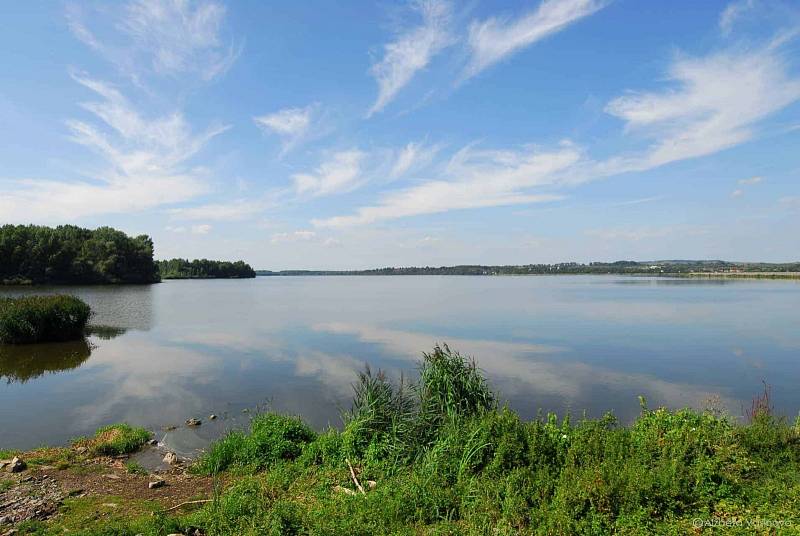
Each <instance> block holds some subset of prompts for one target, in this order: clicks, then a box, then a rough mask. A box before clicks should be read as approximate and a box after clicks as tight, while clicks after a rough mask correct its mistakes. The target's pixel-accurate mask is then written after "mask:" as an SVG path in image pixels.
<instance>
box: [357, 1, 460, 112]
mask: <svg viewBox="0 0 800 536" xmlns="http://www.w3.org/2000/svg"><path fill="white" fill-rule="evenodd" d="M414 7H415V10H416V11H417V12H419V14H420V16H421V17H422V24H420V25H419V26H417V27H415V28H413V29H411V30H409V31H407V32H406V33H403V34H402V35H399V36H398V38H397V40H395V41H392V42H391V43H387V44H386V45H384V54H383V58H382V59H381V60H380V61H379V62H378V63H376V64H374V65H373V66H372V68H371V73H372V75H373V76H374V77H375V79H376V80H377V82H378V98H377V99H376V100H375V103H374V104H373V105H372V107H371V108H370V110H369V113H368V116H369V115H372V114H374V113H376V112H379V111H381V110H382V109H383V108H384V107H385V106H386V105H387V104H389V102H391V101H392V99H394V97H395V96H396V95H397V93H398V92H399V91H400V90H401V89H402V88H403V87H405V85H406V84H408V83H409V82H410V81H411V79H412V78H413V77H414V75H415V74H416V73H417V72H418V71H420V70H422V69H424V68H425V67H427V66H428V64H429V63H430V61H431V59H433V57H434V56H435V55H436V54H438V53H439V52H440V51H441V50H442V49H444V48H446V47H447V46H449V45H450V44H452V42H453V40H452V37H451V36H450V33H449V30H448V26H449V24H450V11H451V6H450V3H449V2H448V1H446V0H417V1H416V2H415V3H414Z"/></svg>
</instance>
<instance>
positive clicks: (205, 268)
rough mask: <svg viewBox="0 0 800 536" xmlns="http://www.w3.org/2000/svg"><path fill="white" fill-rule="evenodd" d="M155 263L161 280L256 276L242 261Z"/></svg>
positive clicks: (168, 261)
mask: <svg viewBox="0 0 800 536" xmlns="http://www.w3.org/2000/svg"><path fill="white" fill-rule="evenodd" d="M156 262H157V264H158V268H159V271H160V273H161V277H162V278H163V279H236V278H249V277H255V276H256V272H255V270H253V268H252V267H251V266H250V265H249V264H247V263H246V262H244V261H236V262H229V261H213V260H208V259H195V260H193V261H190V260H188V259H170V260H167V261H156Z"/></svg>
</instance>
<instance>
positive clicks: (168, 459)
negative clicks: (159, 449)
mask: <svg viewBox="0 0 800 536" xmlns="http://www.w3.org/2000/svg"><path fill="white" fill-rule="evenodd" d="M163 461H164V463H168V464H170V465H175V464H176V463H178V455H177V454H175V453H174V452H167V453H166V454H165V455H164V460H163Z"/></svg>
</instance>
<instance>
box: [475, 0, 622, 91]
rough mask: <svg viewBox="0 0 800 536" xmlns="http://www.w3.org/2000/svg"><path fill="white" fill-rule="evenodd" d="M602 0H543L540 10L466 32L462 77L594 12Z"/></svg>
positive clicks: (491, 21) (479, 24)
mask: <svg viewBox="0 0 800 536" xmlns="http://www.w3.org/2000/svg"><path fill="white" fill-rule="evenodd" d="M606 3H607V2H606V1H605V0H543V1H542V3H541V4H539V7H538V8H536V9H535V10H533V11H531V12H529V13H526V14H525V15H523V16H522V17H520V18H518V19H516V20H513V21H508V20H501V19H498V18H494V17H493V18H490V19H488V20H485V21H483V22H473V23H472V25H471V26H470V29H469V46H470V48H471V58H470V61H469V64H468V65H467V67H466V70H465V72H464V75H463V77H464V78H469V77H472V76H475V75H476V74H478V73H479V72H481V71H482V70H484V69H486V68H487V67H489V66H491V65H494V64H495V63H497V62H499V61H501V60H503V59H505V58H507V57H509V56H511V55H512V54H514V53H515V52H518V51H519V50H521V49H523V48H525V47H527V46H530V45H532V44H533V43H535V42H537V41H540V40H542V39H544V38H545V37H547V36H548V35H551V34H554V33H556V32H558V31H561V30H563V29H564V28H566V27H567V26H569V25H570V24H572V23H574V22H576V21H578V20H580V19H582V18H584V17H586V16H589V15H591V14H592V13H595V12H596V11H598V10H599V9H601V8H602V7H604V6H605V5H606Z"/></svg>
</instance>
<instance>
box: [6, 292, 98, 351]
mask: <svg viewBox="0 0 800 536" xmlns="http://www.w3.org/2000/svg"><path fill="white" fill-rule="evenodd" d="M90 315H91V309H90V308H89V306H88V305H87V304H86V303H84V302H83V301H81V300H80V299H78V298H76V297H74V296H64V295H55V296H25V297H21V298H0V343H4V344H29V343H37V342H56V341H69V340H76V339H80V338H81V337H83V330H84V328H85V327H86V322H88V320H89V316H90Z"/></svg>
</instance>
